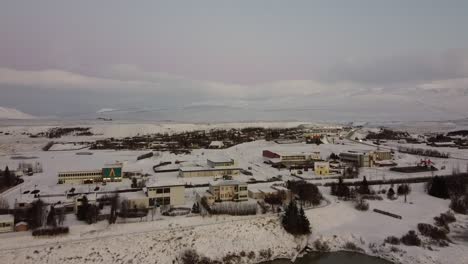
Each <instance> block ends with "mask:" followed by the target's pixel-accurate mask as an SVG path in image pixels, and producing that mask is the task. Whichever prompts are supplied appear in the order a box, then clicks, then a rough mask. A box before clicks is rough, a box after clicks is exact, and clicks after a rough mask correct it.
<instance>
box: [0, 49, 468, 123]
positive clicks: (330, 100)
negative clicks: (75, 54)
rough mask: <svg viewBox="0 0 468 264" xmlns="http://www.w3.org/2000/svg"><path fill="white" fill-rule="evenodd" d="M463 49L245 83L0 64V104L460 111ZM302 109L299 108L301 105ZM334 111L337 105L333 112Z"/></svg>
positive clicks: (465, 77)
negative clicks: (301, 77) (308, 76)
mask: <svg viewBox="0 0 468 264" xmlns="http://www.w3.org/2000/svg"><path fill="white" fill-rule="evenodd" d="M467 54H468V53H467V51H466V50H455V51H449V52H446V53H443V54H441V55H427V56H422V55H421V56H395V57H385V58H381V59H378V60H375V61H365V62H362V61H359V60H350V61H348V62H347V63H343V64H340V65H338V66H336V67H332V68H331V69H329V70H328V71H327V72H326V73H324V74H319V75H317V76H316V78H314V79H311V80H282V81H272V82H268V83H257V84H252V85H242V84H232V83H223V82H214V81H207V80H192V79H188V78H184V77H182V76H173V75H170V74H167V73H159V72H150V71H145V70H142V69H141V68H139V67H137V66H134V65H112V66H110V67H107V68H105V69H102V70H100V71H97V72H96V73H95V74H93V75H89V74H88V75H86V74H80V73H76V72H68V71H64V70H58V69H49V70H38V71H27V70H15V69H10V68H0V88H1V90H2V96H1V98H0V105H1V106H8V107H17V108H19V109H20V110H24V111H26V112H29V113H31V114H35V115H59V116H60V115H62V116H63V115H65V116H67V115H68V116H73V115H82V114H87V113H94V112H96V111H98V110H99V109H102V108H113V109H133V108H150V109H159V108H169V109H171V108H183V107H188V106H189V107H195V106H197V107H200V106H205V107H206V106H218V107H221V106H223V107H235V108H240V109H254V110H261V111H267V110H268V109H270V110H281V109H283V110H284V109H286V110H287V111H292V110H294V109H295V111H303V110H304V109H306V110H307V111H313V109H327V111H332V110H335V111H337V112H343V111H351V112H352V111H354V112H356V116H357V117H359V113H360V114H361V115H362V116H365V115H366V114H365V113H366V111H373V112H376V113H380V114H388V112H394V116H395V117H394V118H398V116H402V117H404V116H406V115H407V114H408V112H417V113H418V116H422V117H423V118H425V119H430V118H431V116H434V115H435V116H437V117H442V116H443V117H445V118H450V117H451V116H454V117H457V118H458V117H463V115H464V114H465V113H466V112H467V110H468V107H466V106H465V105H466V103H464V102H466V101H468V56H467ZM301 109H302V110H301ZM337 115H339V113H337Z"/></svg>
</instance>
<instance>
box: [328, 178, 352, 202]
mask: <svg viewBox="0 0 468 264" xmlns="http://www.w3.org/2000/svg"><path fill="white" fill-rule="evenodd" d="M349 194H350V193H349V187H348V186H347V185H345V184H344V183H343V178H341V177H340V178H339V179H338V183H332V185H331V195H336V196H338V197H346V198H347V197H349Z"/></svg>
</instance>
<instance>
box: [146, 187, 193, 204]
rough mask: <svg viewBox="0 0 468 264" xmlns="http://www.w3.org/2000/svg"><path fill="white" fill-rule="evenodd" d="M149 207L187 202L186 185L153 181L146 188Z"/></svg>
mask: <svg viewBox="0 0 468 264" xmlns="http://www.w3.org/2000/svg"><path fill="white" fill-rule="evenodd" d="M144 192H145V194H146V196H147V197H148V199H149V200H148V205H149V207H153V206H157V205H171V206H178V205H184V204H185V185H184V184H182V183H181V184H177V183H176V184H174V183H158V182H156V183H152V184H148V185H147V186H146V187H145V188H144Z"/></svg>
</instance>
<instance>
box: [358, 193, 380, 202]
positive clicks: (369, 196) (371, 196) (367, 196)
mask: <svg viewBox="0 0 468 264" xmlns="http://www.w3.org/2000/svg"><path fill="white" fill-rule="evenodd" d="M361 199H364V200H377V201H382V200H383V198H382V196H380V195H377V194H365V195H361Z"/></svg>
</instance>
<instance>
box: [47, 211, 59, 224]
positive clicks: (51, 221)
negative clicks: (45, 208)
mask: <svg viewBox="0 0 468 264" xmlns="http://www.w3.org/2000/svg"><path fill="white" fill-rule="evenodd" d="M55 216H56V213H55V208H54V207H53V206H51V207H50V211H49V215H47V225H48V226H53V227H56V226H57V220H56V218H55Z"/></svg>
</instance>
